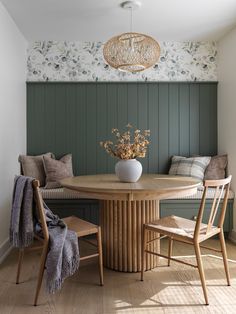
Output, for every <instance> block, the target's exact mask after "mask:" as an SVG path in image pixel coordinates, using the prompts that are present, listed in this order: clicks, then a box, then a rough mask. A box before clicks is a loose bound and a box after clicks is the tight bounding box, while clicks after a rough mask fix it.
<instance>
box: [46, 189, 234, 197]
mask: <svg viewBox="0 0 236 314" xmlns="http://www.w3.org/2000/svg"><path fill="white" fill-rule="evenodd" d="M41 192H42V196H43V198H44V199H78V198H80V197H79V193H78V192H75V191H70V190H64V189H63V188H59V189H44V188H41ZM214 192H215V189H208V193H207V199H213V198H214ZM202 194H203V190H198V191H197V193H195V194H194V195H190V196H185V197H181V198H176V199H177V200H200V199H201V198H202ZM229 199H234V192H233V191H230V192H229Z"/></svg>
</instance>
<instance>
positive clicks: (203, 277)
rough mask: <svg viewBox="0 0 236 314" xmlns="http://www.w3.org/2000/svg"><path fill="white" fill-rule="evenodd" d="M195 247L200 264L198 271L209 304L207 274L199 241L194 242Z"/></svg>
mask: <svg viewBox="0 0 236 314" xmlns="http://www.w3.org/2000/svg"><path fill="white" fill-rule="evenodd" d="M194 249H195V253H196V260H197V266H198V271H199V275H200V279H201V284H202V290H203V294H204V298H205V302H206V305H209V302H208V297H207V288H206V279H205V274H204V269H203V264H202V257H201V250H200V245H199V243H194Z"/></svg>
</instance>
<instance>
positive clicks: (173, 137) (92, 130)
mask: <svg viewBox="0 0 236 314" xmlns="http://www.w3.org/2000/svg"><path fill="white" fill-rule="evenodd" d="M128 122H130V123H131V124H133V125H134V126H135V127H138V128H140V129H150V130H151V145H150V148H149V152H148V156H147V158H144V159H141V160H140V161H141V162H142V165H143V168H144V172H159V173H165V172H167V170H168V166H169V160H170V157H171V156H172V155H174V154H175V155H185V156H189V155H192V154H200V155H214V154H216V153H217V83H214V82H211V83H205V82H202V83H199V82H196V83H195V82H194V83H193V82H192V83H185V82H183V83H178V82H175V83H156V82H155V83H154V82H145V83H133V82H122V83H118V82H117V83H107V82H86V83H81V82H75V83H72V82H68V83H67V82H65V83H60V82H57V83H51V82H50V83H49V82H42V83H33V82H32V83H27V152H28V154H41V153H43V152H48V151H51V152H53V153H55V154H56V156H57V157H60V156H61V155H63V154H65V153H69V152H70V153H72V154H73V166H74V172H75V174H76V175H82V174H94V173H106V172H113V171H114V164H115V162H116V160H115V159H113V158H111V157H110V156H108V155H107V154H106V153H105V152H104V150H103V149H102V148H101V147H100V146H99V142H100V141H101V140H106V139H111V138H112V135H111V133H110V130H111V129H112V128H113V127H117V128H123V127H124V126H125V125H126V124H127V123H128Z"/></svg>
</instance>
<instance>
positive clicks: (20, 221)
mask: <svg viewBox="0 0 236 314" xmlns="http://www.w3.org/2000/svg"><path fill="white" fill-rule="evenodd" d="M32 181H33V178H29V177H24V176H16V177H15V180H14V189H13V200H12V209H11V222H10V243H11V244H12V245H13V246H15V247H18V248H24V247H27V246H29V245H31V244H32V242H33V239H34V225H33V187H32Z"/></svg>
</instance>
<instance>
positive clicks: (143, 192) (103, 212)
mask: <svg viewBox="0 0 236 314" xmlns="http://www.w3.org/2000/svg"><path fill="white" fill-rule="evenodd" d="M61 184H62V186H64V187H65V188H67V189H70V190H74V191H77V192H79V195H80V197H81V198H94V199H99V200H102V201H101V207H100V224H101V228H102V239H103V252H104V266H106V267H108V268H110V269H114V270H118V271H124V272H137V271H140V270H141V236H142V226H143V224H144V223H148V222H150V221H154V220H156V219H158V218H159V200H161V199H167V198H176V197H183V196H187V195H192V194H194V193H196V191H197V187H198V186H199V185H200V181H199V180H196V179H193V178H190V177H180V176H169V175H157V174H144V175H142V177H141V178H140V179H139V181H138V182H136V183H123V182H120V181H119V180H118V178H117V177H116V176H115V175H113V174H104V175H88V176H78V177H73V178H67V179H64V180H62V181H61ZM153 236H154V235H153V234H151V233H150V235H149V239H150V240H151V239H153ZM150 248H151V249H152V250H153V249H154V250H157V251H158V250H159V244H158V242H157V243H156V244H155V245H154V244H153V243H152V244H150ZM147 255H148V256H147V261H146V265H147V269H151V268H154V267H156V266H157V263H158V258H157V257H156V256H153V255H150V254H147Z"/></svg>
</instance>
